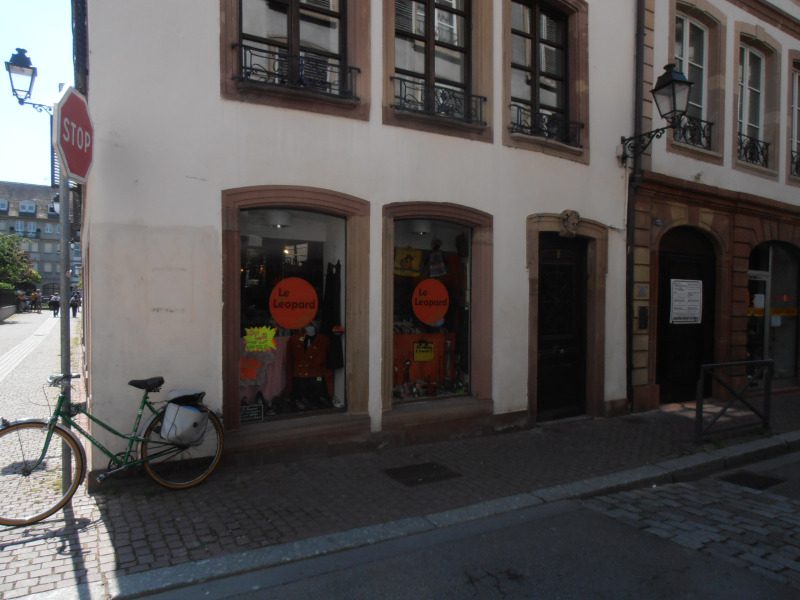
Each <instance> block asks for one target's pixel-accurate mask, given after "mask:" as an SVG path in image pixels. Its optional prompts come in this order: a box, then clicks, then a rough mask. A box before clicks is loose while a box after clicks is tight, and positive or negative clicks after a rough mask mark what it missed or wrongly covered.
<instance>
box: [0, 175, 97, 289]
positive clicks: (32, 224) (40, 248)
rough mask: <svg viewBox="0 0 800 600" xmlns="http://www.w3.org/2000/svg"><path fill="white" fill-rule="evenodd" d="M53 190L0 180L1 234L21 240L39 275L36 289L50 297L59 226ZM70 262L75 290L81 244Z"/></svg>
mask: <svg viewBox="0 0 800 600" xmlns="http://www.w3.org/2000/svg"><path fill="white" fill-rule="evenodd" d="M56 193H57V192H56V190H55V189H53V188H51V187H50V186H47V185H33V184H28V183H16V182H11V181H0V233H2V234H14V235H18V236H19V237H21V238H22V249H23V250H24V251H25V253H26V254H27V255H28V256H29V257H30V259H31V263H32V265H33V268H34V269H36V270H37V271H38V272H39V274H40V275H41V276H42V281H41V283H40V284H39V288H40V289H41V290H42V292H43V293H45V294H52V293H53V292H55V291H56V290H58V288H59V278H60V272H61V271H60V264H61V252H60V245H61V226H60V225H59V222H58V221H59V214H58V212H57V210H56V206H55V203H54V202H53V200H54V197H55V196H56ZM72 252H73V256H72V260H71V264H72V265H73V268H72V282H71V286H72V287H73V288H74V287H76V286H77V285H78V282H79V281H80V265H81V259H80V245H79V244H74V247H73V250H72Z"/></svg>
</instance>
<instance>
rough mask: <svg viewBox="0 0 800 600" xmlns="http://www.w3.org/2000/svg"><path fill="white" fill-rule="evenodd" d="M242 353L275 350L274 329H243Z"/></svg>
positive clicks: (275, 331)
mask: <svg viewBox="0 0 800 600" xmlns="http://www.w3.org/2000/svg"><path fill="white" fill-rule="evenodd" d="M244 332H245V336H244V351H245V352H269V351H270V350H275V349H276V346H275V334H276V333H277V330H276V329H275V328H274V327H245V330H244Z"/></svg>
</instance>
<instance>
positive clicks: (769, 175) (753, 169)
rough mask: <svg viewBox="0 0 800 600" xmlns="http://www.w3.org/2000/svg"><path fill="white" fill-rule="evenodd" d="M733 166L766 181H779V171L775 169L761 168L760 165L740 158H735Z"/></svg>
mask: <svg viewBox="0 0 800 600" xmlns="http://www.w3.org/2000/svg"><path fill="white" fill-rule="evenodd" d="M733 165H734V167H735V168H736V169H739V170H741V171H747V172H750V173H752V174H753V175H758V176H760V177H764V178H766V179H777V178H778V170H777V169H773V168H770V167H759V166H758V165H754V164H753V163H749V162H747V161H744V160H740V159H739V158H738V157H734V158H733Z"/></svg>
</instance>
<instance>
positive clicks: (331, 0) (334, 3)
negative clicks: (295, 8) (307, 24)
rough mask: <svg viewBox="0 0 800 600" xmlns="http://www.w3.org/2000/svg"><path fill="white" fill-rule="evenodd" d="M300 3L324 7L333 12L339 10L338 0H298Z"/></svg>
mask: <svg viewBox="0 0 800 600" xmlns="http://www.w3.org/2000/svg"><path fill="white" fill-rule="evenodd" d="M300 4H306V5H308V6H315V7H317V8H324V9H326V10H332V11H335V12H338V11H339V0H300Z"/></svg>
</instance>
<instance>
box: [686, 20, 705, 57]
mask: <svg viewBox="0 0 800 600" xmlns="http://www.w3.org/2000/svg"><path fill="white" fill-rule="evenodd" d="M705 51H706V50H705V31H703V30H702V29H701V28H700V27H698V26H697V25H692V26H691V27H690V28H689V60H690V61H691V62H693V63H697V64H700V65H704V64H705V62H706V57H705Z"/></svg>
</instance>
